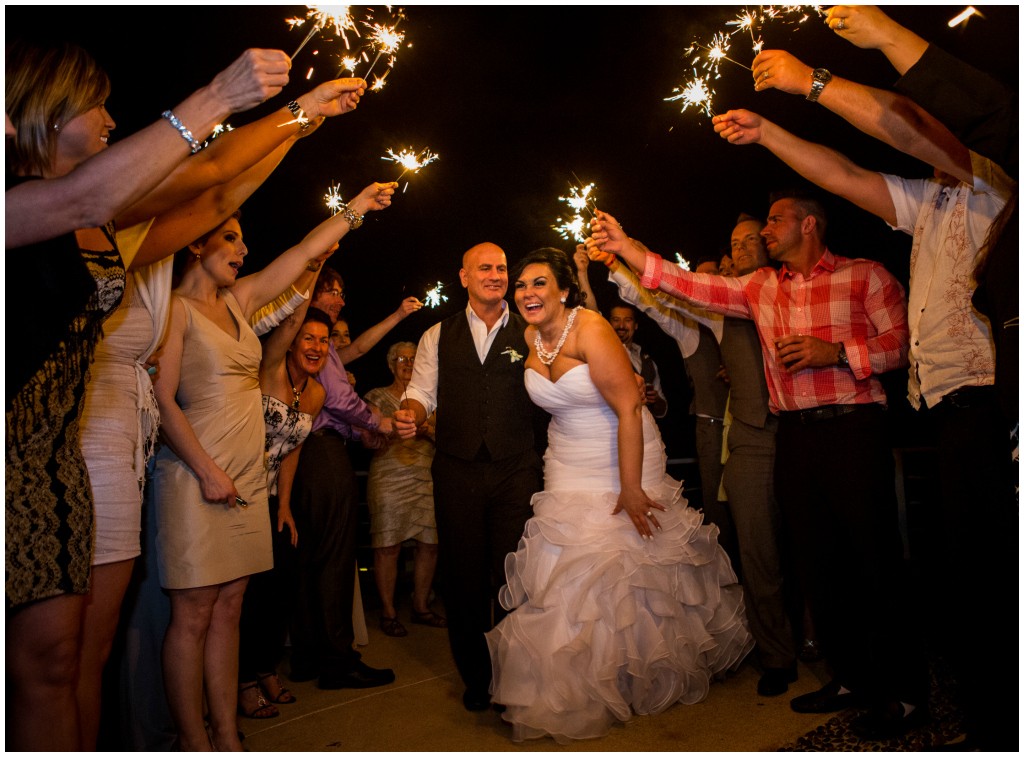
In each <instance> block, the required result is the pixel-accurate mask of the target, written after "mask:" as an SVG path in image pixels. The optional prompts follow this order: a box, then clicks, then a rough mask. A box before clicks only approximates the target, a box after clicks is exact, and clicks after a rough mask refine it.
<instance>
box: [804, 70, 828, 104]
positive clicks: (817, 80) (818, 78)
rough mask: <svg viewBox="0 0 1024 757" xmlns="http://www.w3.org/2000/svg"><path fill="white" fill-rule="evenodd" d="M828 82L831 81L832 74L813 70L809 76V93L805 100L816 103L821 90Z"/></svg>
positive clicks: (826, 71)
mask: <svg viewBox="0 0 1024 757" xmlns="http://www.w3.org/2000/svg"><path fill="white" fill-rule="evenodd" d="M830 81H832V74H830V73H829V72H828V69H826V68H816V69H814V72H813V73H812V74H811V91H810V92H808V93H807V99H808V100H810V101H811V102H812V103H816V102H818V98H819V97H820V96H821V90H823V89H825V85H826V84H828V83H829V82H830Z"/></svg>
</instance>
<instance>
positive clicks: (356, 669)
mask: <svg viewBox="0 0 1024 757" xmlns="http://www.w3.org/2000/svg"><path fill="white" fill-rule="evenodd" d="M394 681H395V671H393V670H392V669H391V668H380V669H377V668H371V667H370V666H369V665H367V664H366V663H364V662H363V661H362V660H356V662H355V664H354V665H353V666H352V668H351V669H350V670H346V671H343V672H337V671H325V672H323V673H321V674H320V680H319V681H317V686H318V687H319V688H321V689H372V688H373V687H374V686H387V685H388V684H389V683H394Z"/></svg>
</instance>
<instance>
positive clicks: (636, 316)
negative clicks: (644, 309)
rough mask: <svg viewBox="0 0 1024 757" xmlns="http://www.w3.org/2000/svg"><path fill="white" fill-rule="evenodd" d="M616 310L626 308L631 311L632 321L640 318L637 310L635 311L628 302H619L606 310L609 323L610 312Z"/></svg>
mask: <svg viewBox="0 0 1024 757" xmlns="http://www.w3.org/2000/svg"><path fill="white" fill-rule="evenodd" d="M617 308H626V310H629V311H631V312H632V313H633V320H634V321H636V320H638V319H639V316H640V311H639V310H637V309H636V308H635V307H634V306H633V305H630V304H629V303H628V302H623V301H622V300H619V301H618V302H616V303H615V304H614V305H612V306H611V307H610V308H608V320H609V321H610V320H611V319H612V311H613V310H616V309H617Z"/></svg>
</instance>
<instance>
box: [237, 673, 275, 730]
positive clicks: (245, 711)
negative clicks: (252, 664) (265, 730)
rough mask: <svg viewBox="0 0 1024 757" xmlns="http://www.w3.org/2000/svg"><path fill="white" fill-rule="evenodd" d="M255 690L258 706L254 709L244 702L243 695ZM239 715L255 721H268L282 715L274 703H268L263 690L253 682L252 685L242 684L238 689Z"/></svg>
mask: <svg viewBox="0 0 1024 757" xmlns="http://www.w3.org/2000/svg"><path fill="white" fill-rule="evenodd" d="M253 690H255V691H256V704H255V706H254V707H248V706H246V704H245V702H243V701H242V695H243V694H244V693H245V692H247V691H253ZM238 714H239V715H242V716H243V717H247V718H252V719H253V720H267V719H269V718H276V717H277V716H278V715H280V714H281V713H280V712H279V711H278V709H277V707H275V706H274V704H273V703H271V702H268V701H267V699H266V697H264V696H263V690H262V689H260V685H259V683H258V682H257V681H253V682H252V683H244V684H240V685H239V687H238Z"/></svg>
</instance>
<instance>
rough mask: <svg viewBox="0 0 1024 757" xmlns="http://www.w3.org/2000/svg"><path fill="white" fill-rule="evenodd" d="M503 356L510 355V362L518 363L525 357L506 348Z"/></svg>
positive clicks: (510, 348)
mask: <svg viewBox="0 0 1024 757" xmlns="http://www.w3.org/2000/svg"><path fill="white" fill-rule="evenodd" d="M501 354H502V355H508V359H509V362H512V363H518V362H519V361H520V360H522V359H523V356H522V355H520V354H519V353H518V352H516V351H515V350H514V349H513V348H512V347H506V348H505V351H504V352H502V353H501Z"/></svg>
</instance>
